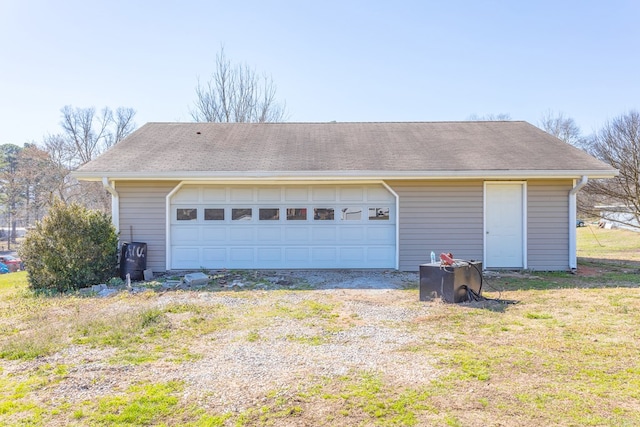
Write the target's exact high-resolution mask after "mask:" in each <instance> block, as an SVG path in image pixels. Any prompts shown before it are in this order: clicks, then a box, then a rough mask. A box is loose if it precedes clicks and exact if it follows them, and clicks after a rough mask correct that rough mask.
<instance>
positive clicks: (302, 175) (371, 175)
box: [72, 170, 618, 182]
mask: <svg viewBox="0 0 640 427" xmlns="http://www.w3.org/2000/svg"><path fill="white" fill-rule="evenodd" d="M72 175H73V176H74V177H75V178H77V179H79V180H84V181H100V180H102V178H103V177H104V176H107V177H109V179H110V180H127V181H129V180H132V181H134V180H137V181H141V180H165V181H183V180H189V181H229V180H233V181H256V180H259V181H265V180H273V181H279V182H281V181H301V180H309V181H348V180H358V181H361V180H377V181H379V180H401V179H402V180H433V179H485V180H487V179H488V180H492V179H520V180H522V179H536V178H543V179H554V178H555V179H575V178H580V177H581V176H588V177H589V178H590V179H595V178H613V177H615V176H617V175H618V171H617V170H610V171H603V170H592V171H589V170H562V171H560V170H552V171H550V170H473V171H393V172H390V171H322V172H318V171H298V172H291V171H247V172H227V171H225V172H220V171H210V172H206V171H199V172H156V173H148V172H141V173H136V172H72Z"/></svg>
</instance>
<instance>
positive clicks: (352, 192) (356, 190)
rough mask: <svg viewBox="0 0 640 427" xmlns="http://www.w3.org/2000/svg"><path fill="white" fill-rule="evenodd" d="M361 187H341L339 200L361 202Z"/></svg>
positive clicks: (362, 191)
mask: <svg viewBox="0 0 640 427" xmlns="http://www.w3.org/2000/svg"><path fill="white" fill-rule="evenodd" d="M364 192H365V189H364V188H363V187H343V188H341V189H340V201H341V202H362V201H364Z"/></svg>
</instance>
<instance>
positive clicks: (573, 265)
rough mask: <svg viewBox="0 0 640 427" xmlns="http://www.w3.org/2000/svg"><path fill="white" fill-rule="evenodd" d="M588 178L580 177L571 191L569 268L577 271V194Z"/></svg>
mask: <svg viewBox="0 0 640 427" xmlns="http://www.w3.org/2000/svg"><path fill="white" fill-rule="evenodd" d="M588 180H589V178H588V177H587V176H586V175H583V176H582V177H580V181H578V183H577V184H574V187H573V188H572V189H571V190H570V191H569V268H570V269H571V271H575V270H576V269H577V268H578V256H577V254H576V212H577V203H576V194H577V193H578V191H580V189H581V188H582V187H584V186H585V185H587V181H588ZM574 182H575V181H574Z"/></svg>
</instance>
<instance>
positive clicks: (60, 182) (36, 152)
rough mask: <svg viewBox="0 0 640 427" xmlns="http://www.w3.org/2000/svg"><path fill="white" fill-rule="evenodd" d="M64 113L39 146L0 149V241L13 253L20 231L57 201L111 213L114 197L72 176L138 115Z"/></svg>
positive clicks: (123, 112) (91, 110)
mask: <svg viewBox="0 0 640 427" xmlns="http://www.w3.org/2000/svg"><path fill="white" fill-rule="evenodd" d="M60 115H61V120H60V128H61V130H60V132H58V133H55V134H49V135H47V136H45V137H44V138H43V140H42V142H41V143H40V144H37V143H35V142H32V143H27V144H25V145H24V147H20V146H18V145H14V144H3V145H0V200H1V203H2V204H1V210H0V214H1V215H0V217H1V218H2V222H1V223H0V227H1V231H2V232H1V233H0V237H1V238H2V239H6V241H7V249H9V250H10V249H11V244H12V243H15V239H16V236H17V229H18V228H19V227H29V226H31V225H33V224H34V223H35V222H36V221H39V220H41V219H42V218H43V216H44V215H46V213H47V209H48V207H49V206H50V205H51V204H52V203H53V202H54V201H55V200H56V199H58V200H60V201H62V202H63V203H71V202H77V203H81V204H83V205H85V206H87V207H88V208H90V209H97V210H100V211H105V212H108V211H109V210H110V206H111V199H110V197H107V194H106V192H105V191H104V190H103V189H102V186H101V185H100V184H98V183H92V182H80V181H78V180H76V179H74V178H73V177H72V176H71V175H70V172H71V171H72V170H74V169H76V168H77V167H79V166H81V165H83V164H85V163H87V162H89V161H91V160H92V159H94V158H95V157H97V156H98V155H99V154H101V153H103V152H104V151H105V150H107V149H108V148H109V147H111V146H113V145H115V144H117V143H118V142H119V141H121V140H122V139H124V138H125V137H126V136H127V135H129V134H130V133H131V132H133V130H135V127H136V125H135V122H134V121H133V119H134V117H135V115H136V111H135V110H134V109H132V108H125V107H119V108H116V109H115V110H112V109H111V108H109V107H105V108H103V109H101V110H100V111H97V110H96V109H95V108H94V107H89V108H77V107H72V106H65V107H63V108H62V109H61V110H60Z"/></svg>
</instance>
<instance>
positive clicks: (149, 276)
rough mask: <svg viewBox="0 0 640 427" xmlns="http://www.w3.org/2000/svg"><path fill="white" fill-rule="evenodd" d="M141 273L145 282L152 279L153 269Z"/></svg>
mask: <svg viewBox="0 0 640 427" xmlns="http://www.w3.org/2000/svg"><path fill="white" fill-rule="evenodd" d="M142 274H143V275H144V280H145V281H146V282H148V281H150V280H153V270H150V269H147V270H144V271H143V272H142Z"/></svg>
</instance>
